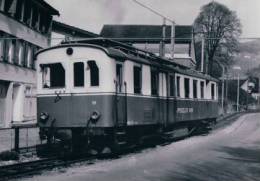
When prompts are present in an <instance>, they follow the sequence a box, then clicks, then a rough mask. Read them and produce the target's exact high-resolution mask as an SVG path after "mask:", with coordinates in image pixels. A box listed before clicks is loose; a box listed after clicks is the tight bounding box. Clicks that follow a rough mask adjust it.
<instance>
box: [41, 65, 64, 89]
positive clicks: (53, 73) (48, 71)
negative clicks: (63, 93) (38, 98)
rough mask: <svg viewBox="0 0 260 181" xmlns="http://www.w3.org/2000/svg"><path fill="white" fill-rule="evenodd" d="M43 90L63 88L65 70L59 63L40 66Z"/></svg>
mask: <svg viewBox="0 0 260 181" xmlns="http://www.w3.org/2000/svg"><path fill="white" fill-rule="evenodd" d="M40 66H41V70H42V81H43V82H42V85H43V88H63V87H65V69H64V68H63V65H62V64H61V63H54V64H41V65H40Z"/></svg>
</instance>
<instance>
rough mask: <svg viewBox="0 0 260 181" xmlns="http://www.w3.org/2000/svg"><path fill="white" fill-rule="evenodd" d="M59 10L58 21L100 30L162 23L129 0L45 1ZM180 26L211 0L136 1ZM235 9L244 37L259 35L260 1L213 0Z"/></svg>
mask: <svg viewBox="0 0 260 181" xmlns="http://www.w3.org/2000/svg"><path fill="white" fill-rule="evenodd" d="M46 1H47V2H48V3H49V4H50V5H52V6H53V7H54V8H56V9H57V10H59V12H60V14H61V15H60V17H56V18H55V19H56V20H57V21H61V22H64V23H67V24H69V25H73V26H77V27H79V28H82V29H85V30H88V31H92V32H94V33H99V32H100V30H101V28H102V26H103V25H104V24H161V23H162V19H161V18H160V17H158V16H157V15H154V14H153V13H151V12H150V11H148V10H146V9H144V8H143V7H140V6H139V5H138V4H136V3H134V2H133V1H132V0H46ZM139 1H140V2H142V3H144V4H146V5H148V6H150V7H151V8H153V9H155V10H157V11H159V12H161V13H162V14H164V15H165V16H167V17H169V18H170V19H173V20H175V22H176V23H177V24H179V25H190V24H192V23H193V21H194V19H195V18H196V16H197V15H198V13H199V11H200V7H201V6H202V5H204V4H207V3H208V2H210V1H211V0H139ZM215 1H218V2H220V3H223V4H225V5H226V6H227V7H228V8H229V9H230V10H233V11H236V12H237V15H238V17H239V19H240V20H241V23H242V26H243V34H242V36H243V37H260V0H215Z"/></svg>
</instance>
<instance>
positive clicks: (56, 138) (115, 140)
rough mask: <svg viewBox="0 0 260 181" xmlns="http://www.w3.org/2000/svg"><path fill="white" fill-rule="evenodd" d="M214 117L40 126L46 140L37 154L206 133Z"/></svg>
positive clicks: (110, 149) (114, 148)
mask: <svg viewBox="0 0 260 181" xmlns="http://www.w3.org/2000/svg"><path fill="white" fill-rule="evenodd" d="M215 123H216V118H211V119H207V120H196V121H186V122H180V123H178V124H172V125H167V126H165V125H159V124H158V125H142V126H118V127H109V128H98V127H89V128H86V127H76V128H51V127H44V128H43V127H42V128H40V133H39V134H40V138H41V140H45V142H46V144H44V146H40V147H39V149H37V153H38V155H39V156H49V155H52V154H58V155H61V156H68V155H82V154H95V155H96V154H120V153H121V152H122V151H124V150H126V149H129V148H132V147H138V146H143V145H146V146H147V145H149V146H154V145H157V144H158V143H162V142H164V141H172V140H178V139H182V138H184V137H188V136H192V135H197V134H205V133H208V132H209V131H210V130H211V127H212V125H214V124H215Z"/></svg>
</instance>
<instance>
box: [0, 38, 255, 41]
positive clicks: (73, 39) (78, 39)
mask: <svg viewBox="0 0 260 181" xmlns="http://www.w3.org/2000/svg"><path fill="white" fill-rule="evenodd" d="M100 38H104V39H111V40H163V38H162V37H155V38H150V37H147V38H133V37H122V38H120V37H116V38H115V37H97V38H73V37H72V38H70V39H69V40H68V41H81V40H82V41H83V40H93V39H100ZM26 39H31V37H23V38H18V37H0V40H26ZM46 39H47V40H66V39H67V38H65V37H60V38H46ZM204 39H205V40H214V39H215V40H217V39H222V38H207V37H205V38H204ZM237 39H238V40H256V39H257V40H258V39H259V40H260V37H239V38H237ZM164 40H171V38H167V37H166V38H164ZM175 40H193V38H175Z"/></svg>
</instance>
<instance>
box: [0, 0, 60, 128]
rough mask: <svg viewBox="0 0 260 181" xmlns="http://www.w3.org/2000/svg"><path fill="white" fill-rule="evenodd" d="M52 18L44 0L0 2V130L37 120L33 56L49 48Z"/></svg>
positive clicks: (52, 12) (50, 9) (51, 10)
mask: <svg viewBox="0 0 260 181" xmlns="http://www.w3.org/2000/svg"><path fill="white" fill-rule="evenodd" d="M53 15H59V12H58V11H57V10H55V9H54V8H53V7H51V6H50V5H49V4H47V3H46V2H45V1H43V0H0V127H11V126H13V125H20V124H28V123H35V121H36V97H35V95H36V94H35V90H36V73H35V67H34V56H33V55H34V53H35V52H36V51H37V50H39V49H40V48H46V47H48V46H49V45H50V35H51V27H52V17H53Z"/></svg>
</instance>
